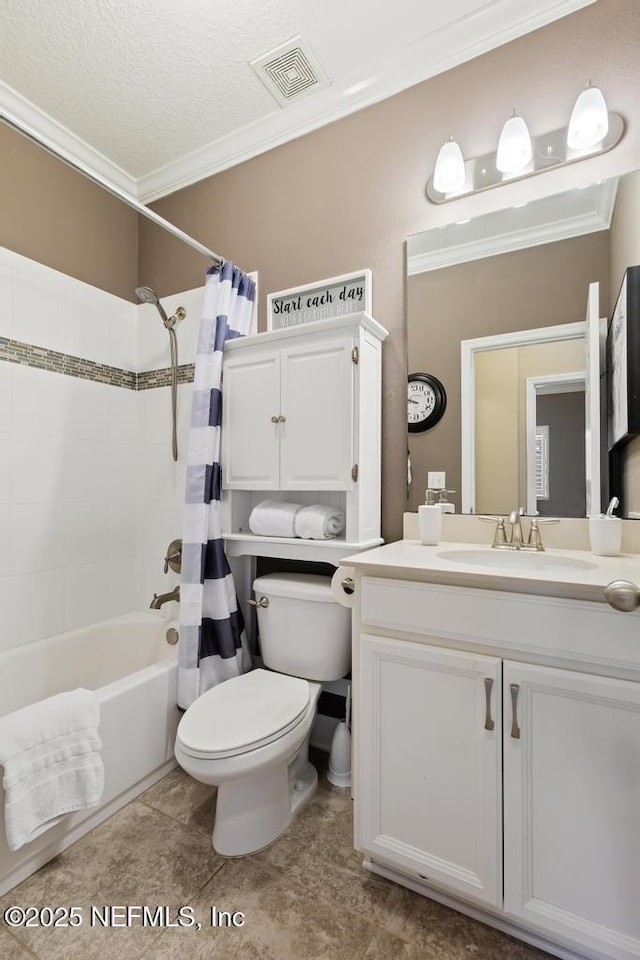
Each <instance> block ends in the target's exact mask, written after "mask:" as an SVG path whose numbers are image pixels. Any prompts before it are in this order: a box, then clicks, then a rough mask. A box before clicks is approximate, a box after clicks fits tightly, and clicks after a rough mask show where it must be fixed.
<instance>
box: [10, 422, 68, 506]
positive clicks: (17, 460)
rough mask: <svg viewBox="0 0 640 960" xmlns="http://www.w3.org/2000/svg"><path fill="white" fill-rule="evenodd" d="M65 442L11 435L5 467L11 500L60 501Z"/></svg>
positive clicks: (63, 473)
mask: <svg viewBox="0 0 640 960" xmlns="http://www.w3.org/2000/svg"><path fill="white" fill-rule="evenodd" d="M65 446H66V444H65V441H64V440H59V439H58V438H57V437H34V436H31V435H29V434H25V435H21V434H15V435H14V436H12V438H11V455H10V458H9V470H10V477H11V490H10V494H11V500H12V502H13V503H62V502H63V500H64V499H65V498H66V497H65V494H66V491H65V488H64V485H65V475H66V466H65Z"/></svg>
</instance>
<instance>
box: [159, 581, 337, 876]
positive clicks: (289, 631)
mask: <svg viewBox="0 0 640 960" xmlns="http://www.w3.org/2000/svg"><path fill="white" fill-rule="evenodd" d="M253 589H254V592H255V597H256V603H257V612H258V627H259V631H260V645H261V649H262V659H263V663H264V666H265V668H266V669H262V668H260V669H256V670H252V671H251V672H250V673H245V674H242V675H241V676H239V677H233V678H232V679H231V680H226V681H225V682H224V683H221V684H219V685H218V686H216V687H213V688H212V689H211V690H208V691H207V692H206V693H204V694H203V695H202V696H201V697H199V698H198V699H197V700H196V701H195V702H194V703H193V704H192V705H191V706H190V707H189V709H188V710H187V711H186V713H185V714H184V716H183V717H182V720H181V721H180V724H179V726H178V732H177V736H176V745H175V754H176V760H177V761H178V763H179V764H180V766H181V767H182V768H183V770H185V771H186V772H187V773H188V774H190V775H191V776H192V777H193V778H194V779H195V780H199V781H200V782H201V783H207V784H211V785H215V786H217V787H218V796H217V804H216V814H215V823H214V826H213V846H214V849H215V850H216V851H217V852H218V853H220V854H222V855H223V856H226V857H239V856H244V855H246V854H248V853H255V852H256V851H258V850H261V849H262V848H263V847H266V846H268V844H270V843H272V842H273V841H274V840H276V839H277V837H279V836H280V834H281V833H282V832H283V831H284V830H286V828H287V827H288V825H289V823H290V822H291V818H292V816H293V814H294V813H295V812H296V810H298V809H299V808H300V807H301V806H302V805H303V804H304V803H305V802H306V801H307V800H309V799H310V797H311V796H312V794H313V793H314V791H315V789H316V786H317V783H318V774H317V772H316V770H315V768H314V767H313V766H312V764H311V763H310V762H309V756H308V753H309V749H308V748H309V736H310V732H311V725H312V723H313V720H314V717H315V713H316V706H317V703H318V697H319V696H320V691H321V689H322V683H323V682H328V681H331V680H339V679H340V678H341V677H344V675H345V674H346V673H347V672H348V671H349V669H350V667H351V613H350V611H349V610H348V609H346V608H345V607H342V606H340V605H339V604H338V603H336V601H335V600H334V598H333V595H332V593H331V580H330V578H329V577H323V576H318V575H316V574H301V573H271V574H267V575H266V576H262V577H258V578H257V579H256V580H254V583H253Z"/></svg>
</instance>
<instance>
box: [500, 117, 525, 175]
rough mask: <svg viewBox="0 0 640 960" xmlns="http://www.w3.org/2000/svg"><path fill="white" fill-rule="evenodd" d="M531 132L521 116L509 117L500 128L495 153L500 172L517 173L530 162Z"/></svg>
mask: <svg viewBox="0 0 640 960" xmlns="http://www.w3.org/2000/svg"><path fill="white" fill-rule="evenodd" d="M531 157H532V150H531V134H530V133H529V128H528V126H527V125H526V123H525V122H524V120H523V119H522V117H516V116H513V117H510V118H509V119H508V120H507V122H506V123H505V125H504V127H503V128H502V133H501V134H500V139H499V141H498V152H497V154H496V167H497V168H498V170H499V171H500V173H519V172H520V171H521V170H524V168H525V167H526V166H527V164H529V163H531Z"/></svg>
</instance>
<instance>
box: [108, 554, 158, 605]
mask: <svg viewBox="0 0 640 960" xmlns="http://www.w3.org/2000/svg"><path fill="white" fill-rule="evenodd" d="M108 576H109V587H108V591H107V604H108V607H107V616H108V617H120V616H122V614H123V613H130V612H131V611H132V610H137V609H139V607H138V605H137V596H136V560H135V559H130V560H118V562H117V563H115V564H114V563H112V564H111V565H110V568H109V574H108ZM150 602H151V597H149V601H148V602H147V604H146V606H147V607H148V606H149V603H150Z"/></svg>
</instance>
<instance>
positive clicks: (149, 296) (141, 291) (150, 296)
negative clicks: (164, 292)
mask: <svg viewBox="0 0 640 960" xmlns="http://www.w3.org/2000/svg"><path fill="white" fill-rule="evenodd" d="M136 297H137V298H138V300H142V302H143V303H153V304H154V306H157V305H158V304H159V303H160V299H159V297H158V294H157V293H156V292H155V290H152V289H151V287H136Z"/></svg>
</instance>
